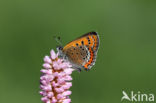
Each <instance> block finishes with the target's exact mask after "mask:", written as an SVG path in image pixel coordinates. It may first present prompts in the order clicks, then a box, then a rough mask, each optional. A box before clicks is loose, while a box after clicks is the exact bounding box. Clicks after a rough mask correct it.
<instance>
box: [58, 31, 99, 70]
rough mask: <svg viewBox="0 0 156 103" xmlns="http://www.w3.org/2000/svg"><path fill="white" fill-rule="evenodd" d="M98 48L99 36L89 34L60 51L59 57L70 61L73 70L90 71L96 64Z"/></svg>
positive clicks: (92, 33) (94, 33)
mask: <svg viewBox="0 0 156 103" xmlns="http://www.w3.org/2000/svg"><path fill="white" fill-rule="evenodd" d="M98 47H99V37H98V34H97V33H96V32H89V33H87V34H85V35H83V36H81V37H79V38H77V39H76V40H73V41H71V42H70V43H68V44H67V45H66V46H64V47H63V48H58V50H59V55H60V56H62V57H63V58H64V59H66V60H68V61H69V62H70V63H71V64H72V66H73V68H76V69H78V70H80V71H81V69H82V68H83V69H85V70H90V69H91V67H92V66H93V65H94V64H95V61H96V55H97V51H98Z"/></svg>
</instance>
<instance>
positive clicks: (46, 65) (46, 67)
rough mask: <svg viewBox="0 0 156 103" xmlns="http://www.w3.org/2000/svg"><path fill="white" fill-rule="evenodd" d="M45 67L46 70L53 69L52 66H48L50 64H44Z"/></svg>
mask: <svg viewBox="0 0 156 103" xmlns="http://www.w3.org/2000/svg"><path fill="white" fill-rule="evenodd" d="M43 67H44V68H45V69H50V68H51V65H50V64H48V63H44V64H43Z"/></svg>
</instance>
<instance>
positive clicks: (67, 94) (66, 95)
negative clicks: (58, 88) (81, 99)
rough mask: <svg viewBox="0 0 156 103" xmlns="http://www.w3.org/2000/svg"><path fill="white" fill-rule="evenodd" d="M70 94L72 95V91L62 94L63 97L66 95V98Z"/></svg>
mask: <svg viewBox="0 0 156 103" xmlns="http://www.w3.org/2000/svg"><path fill="white" fill-rule="evenodd" d="M70 94H71V91H65V92H63V93H62V95H64V96H68V95H70Z"/></svg>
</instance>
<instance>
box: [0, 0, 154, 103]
mask: <svg viewBox="0 0 156 103" xmlns="http://www.w3.org/2000/svg"><path fill="white" fill-rule="evenodd" d="M90 31H96V32H98V33H99V35H100V48H99V52H98V57H97V62H96V65H95V66H93V68H92V70H91V71H89V72H85V71H82V72H81V73H78V72H73V74H72V77H73V86H72V88H71V90H72V95H71V96H70V97H71V99H72V103H120V102H121V97H122V91H123V90H124V91H126V92H127V93H129V92H130V91H135V92H137V91H140V92H141V93H146V94H148V93H153V94H155V95H156V1H154V0H0V103H21V102H22V103H42V102H41V101H40V98H41V96H40V95H39V94H38V92H39V90H40V89H39V78H40V69H41V68H42V64H43V57H44V56H45V55H49V52H50V50H51V49H55V50H56V45H57V43H56V41H55V40H54V39H53V36H60V37H61V38H62V42H63V44H64V45H65V44H66V43H68V42H69V41H71V40H73V39H75V38H77V37H79V36H81V35H83V34H84V33H87V32H90ZM155 102H156V100H155ZM123 103H129V102H127V101H126V100H125V101H123Z"/></svg>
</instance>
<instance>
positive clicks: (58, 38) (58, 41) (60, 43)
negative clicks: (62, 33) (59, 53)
mask: <svg viewBox="0 0 156 103" xmlns="http://www.w3.org/2000/svg"><path fill="white" fill-rule="evenodd" d="M54 39H55V40H56V42H57V43H58V44H59V46H62V42H61V41H60V40H61V38H60V37H56V36H54Z"/></svg>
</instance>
